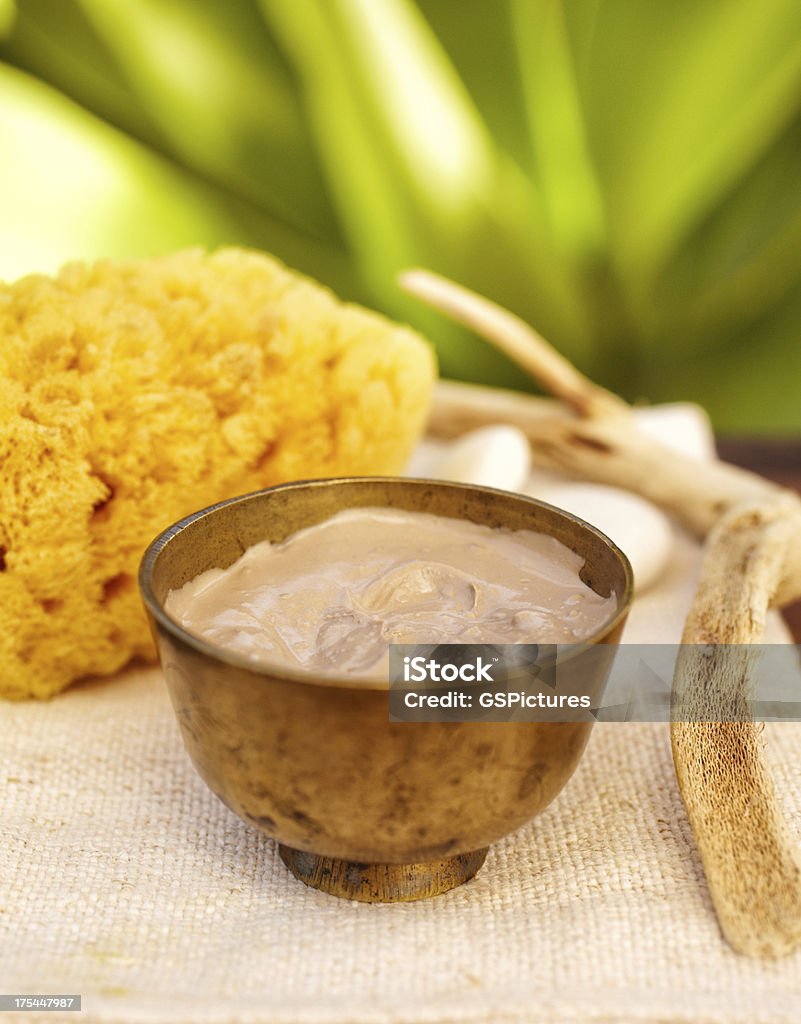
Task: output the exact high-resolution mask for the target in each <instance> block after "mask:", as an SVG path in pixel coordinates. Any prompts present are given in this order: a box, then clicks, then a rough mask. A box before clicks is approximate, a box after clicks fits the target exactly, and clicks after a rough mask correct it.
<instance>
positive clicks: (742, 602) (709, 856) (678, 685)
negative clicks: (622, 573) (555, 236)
mask: <svg viewBox="0 0 801 1024" xmlns="http://www.w3.org/2000/svg"><path fill="white" fill-rule="evenodd" d="M401 284H402V286H403V287H404V288H406V290H407V291H409V292H410V293H412V294H413V295H416V296H418V297H419V298H421V299H423V300H424V301H426V302H428V303H429V304H431V305H432V306H434V307H436V308H437V309H439V310H441V311H442V312H444V313H447V314H448V315H450V316H452V317H454V318H455V319H457V320H459V321H461V322H462V323H464V324H466V325H467V326H469V327H472V328H473V329H474V330H476V331H477V332H478V333H479V334H482V335H483V336H484V337H486V338H487V339H488V340H490V341H491V342H493V343H494V344H496V345H497V346H498V347H499V348H500V349H502V350H503V351H504V352H506V353H507V354H508V355H509V356H510V357H511V358H512V359H515V360H516V361H517V362H518V363H520V365H521V366H523V367H524V369H526V370H527V371H528V372H529V373H530V374H531V375H532V377H534V378H535V379H536V380H537V381H538V382H539V383H540V384H541V385H542V386H543V387H544V388H545V389H546V390H548V391H550V392H551V394H553V395H554V396H555V397H556V398H558V399H560V401H561V402H562V403H563V405H562V406H559V405H557V404H555V403H553V402H549V401H547V400H543V399H536V398H528V397H526V396H522V395H514V396H513V397H511V400H510V401H503V402H498V401H496V400H495V399H493V398H491V397H490V391H489V389H484V388H477V387H474V388H469V386H468V389H467V391H465V386H462V385H458V386H456V387H457V388H458V389H459V391H460V397H459V398H458V400H457V397H456V390H455V389H454V388H453V387H451V388H449V387H448V385H447V384H445V385H441V386H440V390H439V391H438V394H437V397H436V399H435V407H434V426H435V428H436V425H437V422H438V423H439V424H440V426H441V427H442V428H443V429H444V430H446V431H447V430H450V429H453V428H454V423H458V424H459V425H460V426H461V429H466V428H468V427H469V426H476V425H478V423H479V422H489V421H493V420H494V422H498V420H499V419H504V420H506V421H507V422H513V423H515V424H516V425H517V426H519V427H521V428H522V429H523V430H524V431H525V432H526V434H527V435H528V437H529V439H530V440H531V442H532V455H533V458H534V460H535V462H536V463H537V464H538V465H540V466H544V467H545V468H549V469H558V470H562V471H566V472H569V473H572V474H575V475H577V476H581V477H583V478H585V479H590V480H596V481H601V482H604V483H611V484H615V485H617V486H619V487H624V488H627V489H628V490H631V491H635V492H636V493H638V494H641V495H643V496H644V497H646V498H649V499H650V500H651V501H653V502H655V503H656V504H658V505H660V506H661V507H662V508H664V509H666V510H667V511H669V512H671V513H672V514H674V515H675V516H676V518H677V519H679V520H680V521H681V522H682V523H683V524H684V525H685V526H687V527H688V528H689V529H691V530H692V531H693V532H695V533H696V534H697V535H698V536H701V537H706V538H708V539H707V545H706V553H705V558H704V562H703V567H702V570H701V577H700V580H699V584H698V589H697V592H696V595H695V600H694V602H693V606H692V609H691V611H690V614H689V616H688V619H687V623H686V627H685V631H684V636H683V646H682V650H681V652H680V656H679V659H678V662H677V666H676V672H675V676H674V680H673V694H674V701H675V702H677V703H678V704H679V705H683V706H685V707H687V706H689V707H691V708H692V709H693V714H692V715H691V716H690V717H691V718H692V719H693V720H691V721H686V722H673V723H672V725H671V738H672V746H673V757H674V763H675V766H676V775H677V778H678V782H679V789H680V791H681V795H682V798H683V800H684V804H685V807H686V808H687V814H688V817H689V820H690V823H691V825H692V828H693V832H694V834H695V837H696V842H697V843H698V848H699V850H700V853H701V858H702V861H703V864H704V869H705V871H706V875H707V880H708V882H709V888H710V892H711V895H712V899H713V902H714V905H715V910H716V912H717V914H718V919H719V921H720V924H721V928H722V929H723V932H724V934H725V936H726V938H727V939H728V941H729V942H730V943H731V945H732V946H733V947H734V948H735V949H737V950H738V951H740V952H742V953H746V954H750V955H762V956H778V955H782V954H785V953H789V952H791V951H792V950H793V949H795V948H797V947H798V946H799V945H801V855H800V854H799V850H798V847H797V844H796V843H795V841H794V840H793V837H792V835H791V833H790V831H789V829H788V828H787V825H786V823H785V820H784V816H783V812H782V809H781V806H780V804H779V801H778V799H777V795H776V792H775V787H774V784H773V779H772V778H771V775H770V772H769V769H768V767H767V765H766V762H765V758H764V752H763V748H762V742H761V736H760V733H761V730H760V728H759V727H758V726H757V725H756V724H755V723H754V722H753V721H750V720H747V718H746V717H745V710H744V709H746V708H747V703H746V701H747V699H748V697H749V687H750V685H751V682H752V677H753V670H754V666H753V657H752V653H753V652H752V651H749V649H748V646H747V645H748V644H753V643H755V642H757V641H759V640H760V639H761V637H762V635H763V629H764V622H765V615H766V613H767V609H768V606H769V605H770V603H771V602H772V601H773V602H774V603H779V604H781V603H786V602H789V601H791V600H795V599H796V598H798V597H800V596H801V500H799V498H798V496H797V495H795V494H794V493H793V492H791V491H789V490H787V489H785V488H782V487H779V486H777V485H776V484H772V483H770V482H769V481H767V480H764V479H763V478H762V477H759V476H757V475H756V474H753V473H748V472H746V471H745V470H741V469H738V468H736V467H734V466H729V465H727V464H725V463H723V462H719V461H717V462H712V463H699V462H697V461H696V460H694V459H691V458H689V457H687V456H684V455H681V454H680V453H678V452H676V451H674V450H673V449H671V448H669V447H667V446H665V445H661V444H659V442H657V441H655V440H654V439H653V438H651V437H649V436H646V435H644V434H642V433H641V432H639V431H638V430H637V427H636V425H635V423H634V422H633V419H632V417H631V409H630V407H629V406H627V405H626V403H625V402H623V401H622V400H621V399H620V398H618V397H617V396H615V395H612V394H610V393H609V392H608V391H605V390H604V389H603V388H599V387H598V386H597V385H595V384H593V382H592V381H590V380H589V379H588V378H586V377H584V376H583V375H582V374H580V373H579V372H578V371H577V370H576V369H575V368H574V367H573V366H571V364H570V363H569V362H567V360H565V359H564V358H563V357H562V356H561V355H559V354H558V353H557V352H556V351H555V350H554V349H553V348H552V347H551V346H550V345H549V344H548V343H547V342H546V341H545V340H544V339H543V338H542V337H540V336H539V335H538V334H536V332H534V331H533V330H532V329H531V328H530V327H528V326H527V325H526V324H524V323H523V322H522V321H521V320H519V318H517V317H515V316H513V315H512V314H511V313H509V312H508V311H506V310H503V309H501V308H500V307H498V306H496V305H495V304H494V303H492V302H489V301H488V300H486V299H484V298H482V297H481V296H478V295H476V294H474V293H472V292H469V291H467V290H466V289H464V288H461V287H459V286H458V285H455V284H453V283H452V282H449V281H447V280H446V279H445V278H441V277H439V276H437V275H434V274H430V273H429V272H427V271H423V270H414V271H407V272H406V273H405V274H404V275H402V277H401ZM466 393H467V394H469V395H470V399H469V400H468V401H467V402H466V401H465V399H464V396H465V394H466ZM510 394H511V393H510ZM473 399H474V400H473ZM491 406H494V408H493V409H491V408H490V407H491ZM565 407H566V408H565ZM471 419H472V422H470V421H471ZM699 645H713V647H712V652H713V653H712V654H711V655H710V654H709V653H708V652H707V653H704V652H703V650H702V648H701V647H700V646H699ZM755 650H756V649H754V651H755ZM733 710H734V711H738V713H737V714H733V713H732V712H733ZM727 716H728V718H730V719H732V718H733V719H735V720H725V721H724V720H723V719H724V718H726V717H727ZM705 718H706V719H707V720H703V719H705ZM743 719H745V720H743Z"/></svg>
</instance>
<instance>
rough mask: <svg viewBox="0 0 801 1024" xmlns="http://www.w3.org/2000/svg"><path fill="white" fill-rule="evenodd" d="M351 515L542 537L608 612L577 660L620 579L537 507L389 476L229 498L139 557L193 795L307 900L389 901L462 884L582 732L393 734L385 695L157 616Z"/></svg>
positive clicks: (412, 727)
mask: <svg viewBox="0 0 801 1024" xmlns="http://www.w3.org/2000/svg"><path fill="white" fill-rule="evenodd" d="M366 506H368V507H369V506H373V507H392V508H399V509H406V510H411V511H420V512H429V513H432V514H435V515H440V516H449V517H452V518H457V519H466V520H470V521H472V522H475V523H481V524H484V525H486V526H490V527H503V528H507V529H511V530H521V529H525V530H534V531H537V532H542V533H546V534H548V535H549V536H552V537H555V538H556V539H557V540H559V541H561V542H562V543H563V544H565V545H567V547H569V548H571V549H572V550H573V551H575V552H577V553H578V554H579V555H580V556H581V557H582V558H583V559H584V568H583V570H582V579H583V580H584V581H585V582H586V583H588V585H590V586H591V587H592V589H594V590H595V591H596V592H597V593H600V594H603V595H604V596H608V595H609V593H610V592H612V591H613V592H614V594H615V596H616V606H615V611H614V613H613V615H612V616H611V617H610V620H609V621H608V622H607V623H606V624H605V625H604V627H603V628H602V629H601V630H600V631H599V632H598V633H597V634H596V635H594V636H592V637H590V638H589V640H588V643H592V644H615V643H617V641H618V640H619V638H620V635H621V632H622V629H623V625H624V622H625V618H626V615H627V613H628V608H629V604H630V601H631V596H632V575H631V567H630V565H629V563H628V561H627V559H626V557H625V555H624V554H623V553H622V552H621V551H620V550H619V549H618V548H617V547H616V546H615V545H614V544H613V543H612V541H610V540H609V539H608V538H607V537H606V536H604V535H603V534H602V533H601V532H600V531H599V530H596V529H595V528H594V527H592V526H590V525H589V524H587V523H585V522H583V521H582V520H580V519H578V518H577V517H576V516H574V515H571V514H569V513H567V512H563V511H561V510H559V509H556V508H554V507H552V506H550V505H547V504H545V503H543V502H540V501H536V500H534V499H532V498H526V497H523V496H521V495H516V494H511V493H509V492H505V491H496V490H492V489H490V488H486V487H475V486H470V485H464V484H454V483H445V482H440V481H431V480H414V479H406V478H392V477H363V478H344V479H329V480H314V481H304V482H298V483H291V484H284V485H281V486H279V487H273V488H270V489H268V490H264V491H259V492H257V493H254V494H249V495H245V496H244V497H240V498H233V499H231V500H229V501H224V502H221V503H220V504H217V505H214V506H212V507H210V508H207V509H203V510H201V511H199V512H196V513H194V514H193V515H190V516H187V517H186V518H185V519H182V520H181V521H180V522H178V523H176V524H175V525H174V526H171V527H170V528H169V529H167V530H165V531H164V532H163V533H162V534H160V535H159V536H158V537H157V538H156V539H155V540H154V541H153V543H152V544H151V545H150V547H149V548H148V550H147V551H146V553H145V555H144V558H143V560H142V565H141V568H140V574H139V585H140V589H141V592H142V596H143V599H144V603H145V607H146V610H147V614H148V618H149V620H150V624H151V628H152V629H153V633H154V636H155V639H156V643H157V646H158V651H159V657H160V660H161V664H162V668H163V671H164V675H165V678H166V681H167V686H168V689H169V693H170V698H171V700H172V704H173V708H174V710H175V714H176V716H177V719H178V723H179V726H180V730H181V734H182V737H183V741H184V744H185V746H186V749H187V751H188V753H189V756H190V758H191V759H192V762H193V764H194V766H195V768H196V769H197V771H198V773H199V774H200V776H201V778H202V779H203V780H204V781H205V782H206V784H207V785H208V786H209V787H210V789H211V790H212V791H213V792H214V793H216V795H217V796H218V797H219V798H220V799H221V800H222V801H223V802H224V803H225V804H226V805H227V806H228V807H229V808H230V809H231V810H232V811H234V813H236V814H237V815H239V817H240V818H242V819H243V820H244V821H246V822H247V823H249V824H251V825H254V826H255V827H256V828H258V829H260V830H261V831H262V832H265V833H266V834H267V835H268V836H271V837H272V838H274V839H277V840H278V842H279V844H280V854H281V857H282V859H283V860H284V862H285V863H286V864H287V865H288V867H289V868H290V869H291V870H292V872H293V873H294V874H295V875H296V876H297V877H299V878H301V879H302V880H303V881H304V882H306V883H307V884H309V885H312V886H314V887H316V888H318V889H321V890H323V891H325V892H329V893H332V894H334V895H338V896H344V897H346V898H349V899H359V900H365V901H371V902H373V901H388V902H391V901H397V900H409V899H419V898H421V897H424V896H431V895H436V894H437V893H440V892H445V891H447V890H448V889H451V888H453V887H454V886H456V885H459V884H460V883H461V882H464V881H466V880H467V879H469V878H471V877H472V876H473V875H474V874H475V873H476V871H477V870H478V869H479V868H480V867H481V864H482V863H483V861H484V858H485V856H486V853H487V848H488V846H489V844H490V843H493V842H495V841H496V840H498V839H500V838H502V837H503V836H505V835H508V834H509V833H511V832H513V831H514V830H515V829H517V828H519V827H520V826H521V825H523V824H525V823H526V822H527V821H530V820H531V818H533V817H534V816H535V815H537V814H539V812H540V811H542V810H543V808H545V807H546V806H547V805H548V804H549V803H550V802H551V801H552V800H553V799H554V797H555V796H556V795H557V793H559V791H560V790H561V789H562V787H563V786H564V785H565V783H566V782H567V781H568V779H569V778H570V776H571V775H572V774H573V772H574V770H575V768H576V766H577V764H578V762H579V759H580V757H581V754H582V752H583V750H584V747H585V745H586V742H587V740H588V738H589V734H590V729H591V727H592V722H591V721H590V722H588V721H571V722H486V721H471V722H420V723H402V722H392V721H390V718H389V695H388V684H387V683H371V682H368V683H365V682H361V681H359V682H356V681H354V680H353V679H352V678H348V677H346V676H344V675H336V674H334V673H330V672H329V673H324V672H316V671H315V672H309V671H303V670H293V669H289V668H285V667H283V666H280V665H277V664H276V665H268V664H262V663H260V664H256V663H254V662H251V661H249V660H248V659H247V658H245V657H244V656H243V655H240V654H237V653H235V652H231V651H226V650H224V649H223V648H220V647H217V646H214V645H212V644H210V643H208V642H206V641H204V640H203V639H201V638H198V637H196V636H193V635H192V634H190V633H188V632H187V631H186V630H184V629H183V628H182V627H181V626H180V625H179V624H178V623H177V622H175V621H174V620H173V619H172V618H170V616H169V615H167V613H166V612H165V610H164V602H165V600H166V597H167V593H168V591H169V590H171V589H174V588H178V587H181V586H183V585H184V583H186V582H188V581H189V580H191V579H193V578H194V577H195V576H197V575H198V574H199V573H201V572H204V571H205V570H207V569H210V568H214V567H217V568H227V567H228V566H229V565H231V564H232V563H233V562H234V561H236V560H237V559H238V558H239V557H240V555H241V554H242V553H243V552H244V551H245V549H246V548H248V547H250V546H251V545H253V544H255V543H257V542H258V541H262V540H265V539H268V540H270V541H273V542H278V541H282V540H284V539H285V538H286V537H288V536H289V535H290V534H293V533H295V532H296V531H298V530H300V529H303V528H304V527H308V526H311V525H313V524H315V523H318V522H321V521H323V520H325V519H327V518H329V517H330V516H332V515H334V514H335V513H336V512H338V511H340V510H342V509H349V508H356V507H366ZM536 639H537V638H536V637H533V638H532V642H536ZM599 682H600V685H602V684H603V682H604V680H603V679H601V680H600V681H599Z"/></svg>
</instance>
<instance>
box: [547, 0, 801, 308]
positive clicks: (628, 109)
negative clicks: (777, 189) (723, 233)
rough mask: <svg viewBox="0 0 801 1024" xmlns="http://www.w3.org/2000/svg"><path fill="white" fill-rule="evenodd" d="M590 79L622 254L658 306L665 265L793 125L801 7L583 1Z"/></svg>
mask: <svg viewBox="0 0 801 1024" xmlns="http://www.w3.org/2000/svg"><path fill="white" fill-rule="evenodd" d="M565 11H566V15H567V18H568V24H569V25H571V26H572V31H573V32H576V31H577V29H576V23H577V22H581V21H582V20H583V19H584V18H585V17H587V18H591V19H592V23H593V27H592V39H593V45H592V48H591V50H587V52H586V60H585V62H584V65H583V69H582V73H581V75H580V77H579V82H580V87H581V92H582V100H583V104H584V107H585V109H586V123H587V124H588V125H589V127H590V136H591V147H592V151H593V153H594V155H595V159H596V160H597V163H598V167H599V173H600V175H601V181H602V185H603V189H604V194H605V196H606V200H607V211H608V222H609V230H610V236H611V254H612V256H613V258H614V260H615V262H616V265H618V266H619V267H620V269H621V274H622V275H623V277H624V279H625V280H626V282H627V285H629V286H630V290H631V292H632V293H633V294H634V295H636V296H637V297H638V298H642V300H643V301H644V302H647V294H648V289H649V287H650V284H651V282H652V280H653V278H654V276H655V275H656V273H657V271H658V269H659V268H660V267H661V266H662V265H663V264H664V262H665V261H666V259H667V258H668V257H669V256H670V255H671V253H672V252H674V251H675V249H676V248H677V247H678V246H679V245H680V244H681V243H682V241H683V239H685V238H686V236H687V235H688V233H689V232H690V231H691V230H692V229H693V227H694V226H695V225H696V224H697V223H698V222H699V221H700V220H702V219H703V217H704V216H705V215H706V214H707V213H708V212H709V210H710V209H711V208H712V207H713V206H714V205H715V203H716V202H717V201H718V200H719V197H720V195H721V194H722V193H725V192H726V191H728V190H729V189H731V188H732V187H734V186H735V184H736V182H737V181H738V179H739V178H740V177H741V176H743V175H744V174H746V173H748V171H749V170H750V169H751V168H752V167H753V165H754V163H755V162H756V161H757V160H758V159H759V157H760V156H761V154H762V153H763V152H764V151H765V150H766V148H768V147H769V146H770V145H771V143H772V142H773V140H774V139H775V138H776V137H777V135H778V134H779V133H780V132H781V131H782V130H783V129H784V127H785V126H786V125H787V123H788V121H789V120H790V119H791V118H792V116H793V115H794V113H795V111H796V110H797V109H798V107H799V101H801V5H799V4H798V3H797V2H796V0H761V2H760V3H756V4H755V3H753V2H752V0H725V2H723V3H721V2H714V0H675V2H672V3H670V4H664V3H632V2H627V0H610V2H607V3H602V4H600V5H598V4H596V3H595V2H594V0H589V2H587V0H577V2H576V3H575V4H569V5H566V7H565Z"/></svg>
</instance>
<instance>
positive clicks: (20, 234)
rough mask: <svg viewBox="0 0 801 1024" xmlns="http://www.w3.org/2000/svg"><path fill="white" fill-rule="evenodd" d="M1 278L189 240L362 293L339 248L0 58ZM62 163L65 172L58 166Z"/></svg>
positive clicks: (151, 251) (141, 253)
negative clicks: (312, 238)
mask: <svg viewBox="0 0 801 1024" xmlns="http://www.w3.org/2000/svg"><path fill="white" fill-rule="evenodd" d="M0 148H2V151H3V152H4V153H13V154H14V159H13V160H4V161H3V162H2V163H1V164H0V276H3V277H7V278H13V277H16V276H18V275H19V274H22V273H26V272H28V271H30V270H44V271H53V270H55V269H57V267H58V266H60V265H61V264H62V263H64V262H66V261H68V260H71V259H80V258H87V259H92V258H96V257H98V256H148V255H154V254H156V253H158V252H163V251H167V250H170V249H176V248H180V247H182V246H187V245H198V244H200V245H209V246H212V245H220V244H224V243H226V242H237V241H238V242H240V243H242V244H251V245H256V244H259V245H261V246H262V247H265V246H266V247H267V248H269V249H270V250H271V251H273V252H275V253H276V254H277V255H278V256H280V257H282V258H283V259H285V260H287V261H288V262H289V263H290V264H291V265H294V266H297V265H305V266H306V267H308V268H309V272H311V273H316V274H317V276H319V277H322V278H327V279H329V280H331V281H332V283H334V284H336V285H337V286H338V287H340V288H341V289H342V291H343V292H344V293H345V294H348V293H351V294H355V295H359V294H360V289H359V288H358V285H356V283H355V282H354V281H353V279H352V278H351V277H349V276H348V274H347V272H346V270H347V268H346V266H345V265H344V264H343V263H342V261H341V259H339V258H338V257H337V254H336V253H335V252H333V251H327V250H326V249H325V247H323V246H322V245H320V244H319V243H315V244H311V243H310V242H309V241H308V240H307V239H305V238H304V237H303V236H301V235H297V234H294V233H293V232H291V231H290V230H289V229H288V228H286V227H284V226H282V225H279V224H277V223H276V222H274V221H270V220H269V219H267V218H266V217H264V216H263V215H261V214H259V213H258V212H257V211H254V210H252V209H249V208H247V207H244V206H238V205H236V204H232V203H231V201H230V199H229V197H227V196H226V195H225V194H223V195H219V194H216V193H215V191H214V189H213V188H210V187H209V186H208V185H205V184H203V183H202V182H198V181H195V180H193V179H192V177H191V176H189V175H187V174H186V173H185V172H183V171H181V170H179V169H177V168H175V167H174V166H172V165H171V164H170V163H169V162H167V161H165V160H163V159H162V158H160V157H158V156H156V155H154V154H153V153H151V152H150V151H148V150H147V149H146V148H144V147H142V146H141V145H139V144H138V143H136V142H134V141H132V140H131V139H129V138H128V137H126V136H125V135H123V134H121V133H119V132H117V131H116V130H114V129H113V128H110V127H109V126H108V125H105V124H104V123H103V122H101V121H99V120H98V119H96V118H94V117H92V116H91V115H89V114H87V113H86V111H84V110H82V109H81V108H80V107H78V106H77V105H76V104H73V103H72V102H70V101H69V100H67V99H66V98H65V97H64V96H62V95H60V94H59V93H57V92H55V91H54V90H52V89H50V88H49V87H47V86H45V85H43V84H42V83H41V82H39V81H37V80H36V79H34V78H32V77H30V76H28V75H26V74H24V73H23V72H20V71H18V70H17V69H15V68H11V67H8V66H7V65H3V64H0ZM54 168H57V171H58V176H57V177H56V176H55V175H54V173H53V169H54Z"/></svg>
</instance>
